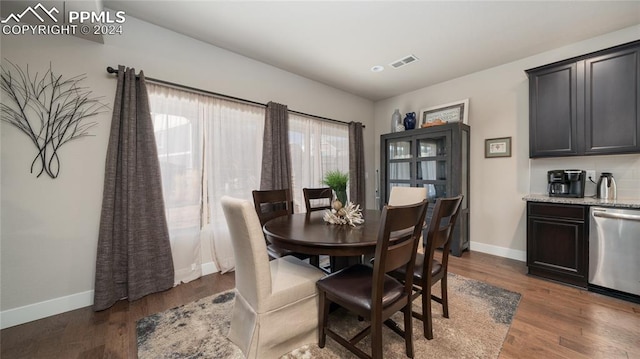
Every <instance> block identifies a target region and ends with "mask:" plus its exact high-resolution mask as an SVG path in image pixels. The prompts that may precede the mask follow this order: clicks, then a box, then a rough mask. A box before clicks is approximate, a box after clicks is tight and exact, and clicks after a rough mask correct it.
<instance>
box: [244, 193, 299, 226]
mask: <svg viewBox="0 0 640 359" xmlns="http://www.w3.org/2000/svg"><path fill="white" fill-rule="evenodd" d="M252 193H253V204H254V207H255V210H256V213H257V214H258V218H259V219H260V224H261V225H262V226H264V224H265V223H267V222H268V221H270V220H272V219H274V218H276V217H280V216H286V215H289V214H293V203H292V201H291V195H290V193H289V190H286V189H278V190H264V191H253V192H252Z"/></svg>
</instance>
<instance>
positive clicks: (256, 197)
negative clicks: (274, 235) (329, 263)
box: [252, 189, 320, 267]
mask: <svg viewBox="0 0 640 359" xmlns="http://www.w3.org/2000/svg"><path fill="white" fill-rule="evenodd" d="M252 194H253V204H254V207H255V210H256V213H257V214H258V218H259V220H260V225H261V227H262V226H264V224H265V223H267V222H268V221H270V220H272V219H274V218H276V217H280V216H287V215H290V214H293V201H292V200H291V194H290V192H289V190H286V189H278V190H263V191H257V190H256V191H253V192H252ZM264 240H265V242H266V244H267V253H268V255H269V258H272V259H275V258H281V257H284V256H287V255H292V256H295V257H297V258H299V259H307V258H308V259H309V263H311V264H313V265H314V266H316V267H319V266H320V258H319V257H318V256H317V255H309V254H304V253H296V252H293V251H290V250H287V249H284V248H279V247H277V246H274V245H273V244H271V243H269V241H267V239H266V238H265V239H264Z"/></svg>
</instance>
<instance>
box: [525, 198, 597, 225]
mask: <svg viewBox="0 0 640 359" xmlns="http://www.w3.org/2000/svg"><path fill="white" fill-rule="evenodd" d="M528 211H529V216H536V217H552V218H556V219H560V218H562V219H573V220H578V221H585V220H586V218H587V207H586V206H580V205H570V204H555V203H541V202H529V205H528Z"/></svg>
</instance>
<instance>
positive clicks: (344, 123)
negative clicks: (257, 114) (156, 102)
mask: <svg viewBox="0 0 640 359" xmlns="http://www.w3.org/2000/svg"><path fill="white" fill-rule="evenodd" d="M107 72H108V73H110V74H117V73H118V69H114V68H113V67H111V66H109V67H107ZM137 76H138V75H136V77H137ZM144 78H145V79H146V80H149V81H150V82H155V83H157V84H162V85H167V86H172V87H176V88H180V89H184V90H188V91H191V92H199V93H204V94H207V95H212V96H216V97H222V98H226V99H229V100H234V101H238V102H244V103H248V104H252V105H257V106H262V107H267V105H266V104H264V103H260V102H256V101H251V100H246V99H243V98H239V97H234V96H229V95H225V94H221V93H217V92H212V91H207V90H202V89H199V88H195V87H190V86H185V85H181V84H177V83H174V82H169V81H164V80H158V79H154V78H152V77H147V76H145V77H144ZM289 112H291V113H295V114H297V115H302V116H309V117H313V118H317V119H319V120H323V121H328V122H334V123H339V124H342V125H346V124H348V123H347V122H343V121H338V120H334V119H332V118H327V117H321V116H316V115H311V114H308V113H304V112H299V111H294V110H289ZM364 127H365V126H364V125H362V128H364Z"/></svg>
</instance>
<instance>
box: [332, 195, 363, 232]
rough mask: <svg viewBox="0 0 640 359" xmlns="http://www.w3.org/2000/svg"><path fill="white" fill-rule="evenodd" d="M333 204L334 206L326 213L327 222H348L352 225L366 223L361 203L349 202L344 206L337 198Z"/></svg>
mask: <svg viewBox="0 0 640 359" xmlns="http://www.w3.org/2000/svg"><path fill="white" fill-rule="evenodd" d="M331 206H332V207H333V208H332V209H328V210H326V211H325V213H324V217H323V219H324V221H325V222H327V223H331V224H348V225H350V226H352V227H355V226H356V225H358V224H362V223H364V218H362V210H361V209H360V205H359V204H354V203H352V202H347V205H346V206H344V207H343V206H342V202H340V201H339V200H335V201H333V203H332V204H331Z"/></svg>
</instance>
